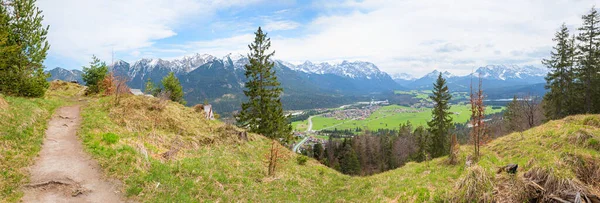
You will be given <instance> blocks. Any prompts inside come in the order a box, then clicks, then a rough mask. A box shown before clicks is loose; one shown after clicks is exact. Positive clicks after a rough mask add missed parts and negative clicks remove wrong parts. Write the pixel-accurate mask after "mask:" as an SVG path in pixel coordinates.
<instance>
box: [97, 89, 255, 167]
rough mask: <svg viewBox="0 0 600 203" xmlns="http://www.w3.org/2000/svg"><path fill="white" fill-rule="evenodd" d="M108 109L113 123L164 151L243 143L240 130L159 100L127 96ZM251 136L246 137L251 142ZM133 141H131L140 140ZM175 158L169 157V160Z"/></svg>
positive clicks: (169, 102) (183, 107)
mask: <svg viewBox="0 0 600 203" xmlns="http://www.w3.org/2000/svg"><path fill="white" fill-rule="evenodd" d="M107 108H108V112H109V114H108V115H109V117H110V119H111V120H112V121H113V122H115V123H116V124H117V125H119V126H121V127H122V129H124V130H125V131H127V132H128V133H131V134H140V133H141V135H143V140H142V142H144V143H148V144H152V145H154V146H155V147H157V148H158V149H160V150H159V151H163V152H164V151H167V150H168V151H185V150H187V149H197V148H199V147H202V146H210V145H215V144H236V143H241V142H243V141H244V140H242V139H241V138H240V133H241V132H242V130H240V129H238V128H237V127H234V126H231V125H226V124H224V123H221V122H218V121H210V120H207V119H206V118H205V116H204V114H203V113H201V112H197V111H195V110H194V109H193V108H188V107H185V106H183V105H181V104H178V103H175V102H171V101H166V100H164V99H161V98H154V97H145V96H130V97H125V98H123V99H122V101H121V102H120V104H119V105H116V106H115V105H107ZM254 136H256V135H250V134H249V135H248V137H249V138H250V139H254ZM136 139H137V140H132V142H138V141H140V140H139V139H138V138H136ZM175 149H176V150H175ZM173 154H175V153H173ZM176 154H177V156H180V155H183V154H185V153H183V154H182V153H181V152H180V153H176ZM177 156H175V155H169V159H173V158H176V157H177Z"/></svg>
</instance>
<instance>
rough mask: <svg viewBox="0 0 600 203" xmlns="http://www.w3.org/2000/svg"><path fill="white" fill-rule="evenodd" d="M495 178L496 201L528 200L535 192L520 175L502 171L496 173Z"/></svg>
mask: <svg viewBox="0 0 600 203" xmlns="http://www.w3.org/2000/svg"><path fill="white" fill-rule="evenodd" d="M495 180H496V182H495V185H494V201H495V202H527V201H528V200H529V199H531V196H532V193H534V192H535V190H532V189H530V188H529V187H528V186H527V183H526V182H525V180H524V179H523V178H522V177H520V176H518V175H514V174H508V173H501V174H497V175H496V178H495Z"/></svg>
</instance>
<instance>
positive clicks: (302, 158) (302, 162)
mask: <svg viewBox="0 0 600 203" xmlns="http://www.w3.org/2000/svg"><path fill="white" fill-rule="evenodd" d="M296 161H297V162H298V165H306V162H307V161H308V157H307V156H304V155H298V157H296Z"/></svg>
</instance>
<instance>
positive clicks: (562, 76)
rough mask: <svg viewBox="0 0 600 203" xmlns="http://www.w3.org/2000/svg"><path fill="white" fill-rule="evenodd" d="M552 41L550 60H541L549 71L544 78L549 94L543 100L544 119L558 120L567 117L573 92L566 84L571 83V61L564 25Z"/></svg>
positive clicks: (566, 29)
mask: <svg viewBox="0 0 600 203" xmlns="http://www.w3.org/2000/svg"><path fill="white" fill-rule="evenodd" d="M552 40H553V41H555V42H556V46H554V47H553V48H554V50H553V51H552V52H551V53H550V54H551V56H550V59H543V60H542V64H544V65H545V66H546V67H547V68H548V69H549V72H548V75H547V76H546V89H549V92H548V93H546V95H545V96H544V97H545V98H544V99H545V100H546V102H547V103H546V104H547V106H546V107H547V108H546V117H548V118H549V119H560V118H563V117H565V116H567V115H568V107H569V105H568V104H567V101H570V100H571V99H572V98H569V96H570V95H571V94H570V92H571V91H573V90H570V89H568V87H570V86H568V84H569V83H571V81H572V78H571V77H570V76H571V73H570V71H571V67H572V66H573V61H572V56H571V55H572V49H571V47H570V46H571V42H570V41H571V40H570V39H569V29H568V28H567V26H566V25H565V24H563V25H562V26H561V27H560V30H559V31H558V32H556V34H555V37H554V39H552Z"/></svg>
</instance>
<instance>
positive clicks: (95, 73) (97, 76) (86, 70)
mask: <svg viewBox="0 0 600 203" xmlns="http://www.w3.org/2000/svg"><path fill="white" fill-rule="evenodd" d="M106 74H108V66H106V63H104V62H102V61H100V59H98V57H96V56H92V62H90V66H89V67H85V66H84V67H83V74H82V75H81V77H82V79H83V82H85V84H86V86H87V87H88V88H87V89H86V94H97V93H100V91H101V89H100V82H101V81H102V80H103V79H104V77H106Z"/></svg>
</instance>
